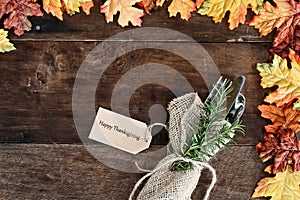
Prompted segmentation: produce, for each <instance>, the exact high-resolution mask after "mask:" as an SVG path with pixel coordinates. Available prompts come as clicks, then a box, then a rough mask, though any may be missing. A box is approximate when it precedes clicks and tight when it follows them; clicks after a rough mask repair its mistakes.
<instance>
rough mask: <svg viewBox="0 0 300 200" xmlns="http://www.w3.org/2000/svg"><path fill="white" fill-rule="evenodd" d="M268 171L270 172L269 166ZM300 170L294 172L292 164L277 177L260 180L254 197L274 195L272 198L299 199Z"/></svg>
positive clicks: (280, 199)
mask: <svg viewBox="0 0 300 200" xmlns="http://www.w3.org/2000/svg"><path fill="white" fill-rule="evenodd" d="M265 171H266V172H269V173H270V168H269V167H267V168H266V170H265ZM299 183H300V171H297V172H292V169H291V167H290V166H288V167H287V168H286V170H285V171H284V172H280V173H277V174H276V176H275V177H267V178H263V179H262V180H260V181H259V182H258V184H257V188H256V189H255V192H254V193H253V195H252V198H258V197H272V198H271V200H299V199H300V187H299Z"/></svg>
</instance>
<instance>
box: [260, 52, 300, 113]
mask: <svg viewBox="0 0 300 200" xmlns="http://www.w3.org/2000/svg"><path fill="white" fill-rule="evenodd" d="M289 58H290V60H291V68H289V67H288V64H287V60H286V59H282V58H281V57H279V56H277V55H274V59H273V62H272V63H258V64H257V70H258V71H259V72H260V76H261V77H262V79H261V86H262V87H263V88H271V87H273V86H276V85H277V86H278V88H277V89H276V90H275V91H274V92H271V93H270V94H269V95H268V96H267V97H266V98H265V101H266V102H268V103H276V105H277V106H279V107H280V106H283V105H284V104H286V103H288V102H290V101H292V100H294V99H296V98H299V97H300V81H299V80H300V58H299V56H298V55H296V54H295V52H294V51H292V50H290V54H289Z"/></svg>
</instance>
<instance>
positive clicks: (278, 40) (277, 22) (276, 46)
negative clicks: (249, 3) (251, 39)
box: [248, 0, 300, 58]
mask: <svg viewBox="0 0 300 200" xmlns="http://www.w3.org/2000/svg"><path fill="white" fill-rule="evenodd" d="M272 2H273V3H270V2H268V1H267V2H265V3H264V8H263V9H261V10H260V12H259V13H258V15H255V16H254V17H253V18H252V19H251V20H250V21H249V22H248V24H250V25H251V26H255V28H258V29H259V32H260V34H261V35H262V36H264V35H267V34H269V33H270V32H271V31H272V30H273V29H275V28H277V32H276V35H275V36H274V41H273V46H272V47H271V48H270V52H271V53H272V55H274V54H277V55H279V56H281V57H282V58H286V57H288V54H289V49H290V48H291V49H293V50H295V51H296V52H297V53H299V52H300V27H299V26H300V2H299V1H295V0H273V1H272ZM270 58H272V57H270Z"/></svg>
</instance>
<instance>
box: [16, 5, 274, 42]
mask: <svg viewBox="0 0 300 200" xmlns="http://www.w3.org/2000/svg"><path fill="white" fill-rule="evenodd" d="M103 2H104V1H96V2H95V6H94V7H93V8H92V9H91V14H90V15H88V16H86V15H85V14H83V13H80V14H78V13H77V14H75V15H73V16H68V15H67V14H64V20H63V21H60V20H59V19H56V18H54V17H52V16H50V15H45V16H44V17H31V22H32V30H31V31H30V32H28V33H25V34H24V35H23V36H22V37H17V36H15V35H13V34H10V38H12V40H13V41H20V40H21V41H26V40H30V41H103V40H105V39H107V38H109V37H111V36H113V35H115V34H117V33H120V32H122V31H126V30H130V29H134V28H136V27H132V26H129V27H125V28H122V27H121V26H119V25H118V24H117V22H116V21H117V16H115V17H114V22H113V23H109V24H107V23H106V22H105V20H104V15H103V14H100V13H99V7H100V5H101V4H102V3H103ZM168 4H170V1H166V3H165V5H164V7H163V8H158V9H157V10H155V11H154V12H152V13H151V15H147V14H146V15H145V16H144V17H143V18H142V19H143V24H142V27H161V28H168V29H172V30H176V31H179V32H182V33H184V34H187V35H189V36H190V37H192V38H193V39H194V40H196V41H198V42H270V41H271V40H272V34H270V35H269V36H267V37H260V36H259V33H258V31H257V30H255V29H254V28H253V27H250V26H248V25H240V26H239V27H238V28H237V29H235V30H233V31H230V30H229V28H228V23H227V21H228V18H227V16H226V17H225V18H224V19H223V22H222V23H218V24H213V21H212V19H211V18H209V17H207V16H201V15H199V14H197V13H195V12H194V13H192V17H191V18H190V20H189V21H185V20H182V19H180V16H179V15H177V17H172V18H169V17H168V12H167V5H168ZM252 14H253V13H251V12H250V11H249V15H248V16H247V21H248V20H249V19H250V18H251V16H252ZM133 39H134V38H133ZM149 40H151V38H149Z"/></svg>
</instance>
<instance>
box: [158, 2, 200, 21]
mask: <svg viewBox="0 0 300 200" xmlns="http://www.w3.org/2000/svg"><path fill="white" fill-rule="evenodd" d="M200 1H201V0H197V2H196V3H195V2H194V1H193V0H172V2H171V4H170V5H169V7H168V11H169V16H170V17H176V15H177V14H178V13H179V14H180V17H181V19H184V20H189V18H190V17H191V12H193V11H195V10H196V6H197V5H198V6H199V5H201V3H202V2H200ZM164 2H165V0H157V1H156V5H158V6H162V5H163V3H164Z"/></svg>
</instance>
